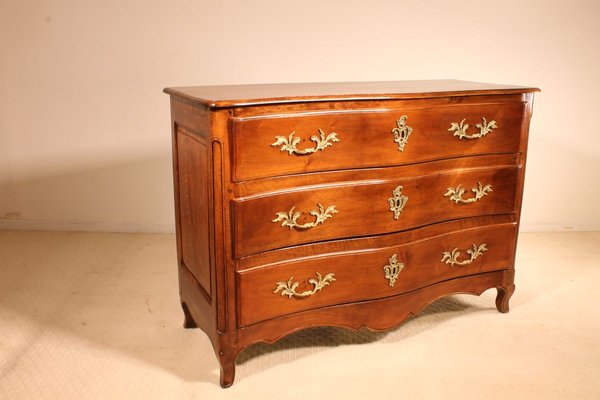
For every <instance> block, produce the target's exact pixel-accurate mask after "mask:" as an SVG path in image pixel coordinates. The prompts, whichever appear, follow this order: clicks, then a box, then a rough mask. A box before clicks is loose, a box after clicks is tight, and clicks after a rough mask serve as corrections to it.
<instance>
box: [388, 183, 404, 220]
mask: <svg viewBox="0 0 600 400" xmlns="http://www.w3.org/2000/svg"><path fill="white" fill-rule="evenodd" d="M392 194H393V195H394V197H390V198H389V199H388V203H389V205H390V211H391V212H393V213H394V219H398V218H399V217H400V214H401V213H402V210H403V209H404V206H405V205H406V203H407V202H408V196H405V195H403V194H402V186H398V187H396V189H394V190H393V191H392Z"/></svg>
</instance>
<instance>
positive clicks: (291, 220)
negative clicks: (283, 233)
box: [272, 203, 338, 230]
mask: <svg viewBox="0 0 600 400" xmlns="http://www.w3.org/2000/svg"><path fill="white" fill-rule="evenodd" d="M317 206H319V210H318V211H317V210H312V211H310V212H309V214H310V215H312V216H314V217H315V218H316V220H315V221H314V222H307V223H305V224H302V225H300V224H298V223H297V222H296V221H297V220H298V218H300V215H302V213H301V212H294V210H295V209H296V207H292V209H291V210H290V211H289V212H288V213H286V212H278V213H276V217H275V219H274V220H272V222H281V221H283V222H281V226H283V227H286V226H287V227H289V228H290V230H291V229H292V228H296V229H308V228H314V227H315V226H317V225H319V224H322V223H324V222H325V220H326V219H328V218H331V217H333V214H336V213H337V212H338V210H336V208H335V206H334V205H331V206H329V207H327V208H324V207H323V206H322V205H321V204H319V203H317Z"/></svg>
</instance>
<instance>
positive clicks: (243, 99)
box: [165, 79, 539, 108]
mask: <svg viewBox="0 0 600 400" xmlns="http://www.w3.org/2000/svg"><path fill="white" fill-rule="evenodd" d="M536 91H539V89H537V88H534V87H527V86H513V85H497V84H491V83H480V82H470V81H461V80H454V79H445V80H419V81H388V82H334V83H325V82H323V83H286V84H261V85H224V86H190V87H176V88H167V89H165V92H166V93H168V94H171V95H175V96H178V97H181V98H185V99H187V100H189V101H193V102H197V103H200V104H203V105H206V106H209V107H212V108H219V107H236V106H249V105H259V104H261V105H265V104H286V103H296V102H319V101H348V100H394V99H418V98H431V97H446V96H472V95H494V94H511V93H526V92H536Z"/></svg>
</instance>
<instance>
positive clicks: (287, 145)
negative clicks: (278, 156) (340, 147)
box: [271, 129, 340, 156]
mask: <svg viewBox="0 0 600 400" xmlns="http://www.w3.org/2000/svg"><path fill="white" fill-rule="evenodd" d="M295 133H296V132H292V133H290V136H289V137H287V138H286V137H285V136H275V142H274V143H271V146H274V147H277V146H279V145H282V146H281V149H280V150H281V151H287V152H288V155H290V156H291V155H292V154H296V155H304V154H312V153H315V152H317V151H319V150H325V149H326V148H327V147H329V146H333V143H334V142H339V141H340V139H338V137H337V133H335V132H331V133H330V134H329V135H327V136H325V132H323V130H322V129H319V136H317V135H313V136H311V137H310V140H312V141H313V142H315V143H316V146H315V147H313V148H308V149H304V150H298V147H297V146H298V143H300V140H301V139H300V138H298V137H294V134H295Z"/></svg>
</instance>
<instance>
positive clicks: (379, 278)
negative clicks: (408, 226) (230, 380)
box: [237, 224, 515, 326]
mask: <svg viewBox="0 0 600 400" xmlns="http://www.w3.org/2000/svg"><path fill="white" fill-rule="evenodd" d="M514 236H515V227H514V226H513V225H512V224H507V225H492V226H485V227H480V228H477V229H472V230H469V231H458V232H450V233H448V234H445V235H440V236H436V237H433V238H427V239H424V240H420V241H417V242H408V243H403V244H401V245H396V246H391V247H382V248H377V247H375V248H369V249H362V250H359V251H356V250H355V251H350V252H343V253H334V254H322V255H320V256H316V257H310V258H306V259H301V260H296V261H284V262H279V263H274V264H270V265H268V266H264V267H256V268H252V269H250V270H246V271H241V272H239V273H238V277H237V278H238V279H237V292H238V293H239V296H238V310H239V313H238V324H239V326H246V325H250V324H253V323H256V322H259V321H263V320H266V319H270V318H274V317H277V316H280V315H285V314H290V313H294V312H298V311H302V310H309V309H313V308H319V307H324V306H328V305H334V304H345V303H349V302H356V301H364V300H371V299H378V298H384V297H389V296H394V295H397V294H400V293H405V292H407V291H411V290H415V289H418V288H422V287H425V286H429V285H432V284H434V283H436V282H442V281H445V280H447V279H452V278H457V277H460V276H466V275H473V274H478V273H481V272H489V271H493V270H501V269H507V268H509V266H510V265H511V261H512V250H513V245H514ZM474 243H475V244H477V245H481V244H486V245H487V249H488V250H487V251H485V252H484V253H483V254H482V255H481V256H479V257H477V258H476V259H475V260H474V261H473V263H471V264H468V265H464V266H456V265H455V266H450V265H449V264H446V263H445V262H442V261H441V259H442V254H443V252H445V251H452V250H453V249H456V248H458V249H459V251H460V253H461V254H460V260H461V261H463V260H468V259H469V255H468V254H467V253H466V250H468V249H470V248H471V247H472V245H473V244H474ZM393 254H396V255H397V256H398V262H401V263H403V264H404V269H403V270H402V271H401V272H400V274H399V275H398V279H397V281H396V282H395V283H394V286H390V285H389V281H388V280H387V279H385V274H384V269H383V267H384V266H385V265H388V264H389V258H390V257H391V256H392V255H393ZM316 272H319V273H320V274H321V275H322V276H325V275H326V274H329V273H333V274H335V282H332V283H331V284H330V286H327V287H324V288H323V289H322V290H321V291H319V292H316V293H315V294H314V295H312V296H309V297H303V298H298V297H292V298H288V297H287V296H283V297H282V296H281V295H280V294H275V293H273V291H274V290H275V288H276V283H277V282H287V281H288V279H290V277H293V278H294V279H293V281H294V282H299V283H300V285H299V287H298V288H297V289H296V290H297V292H298V293H302V292H303V291H306V290H311V289H313V286H312V285H310V284H309V283H307V281H308V279H311V278H315V273H316Z"/></svg>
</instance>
